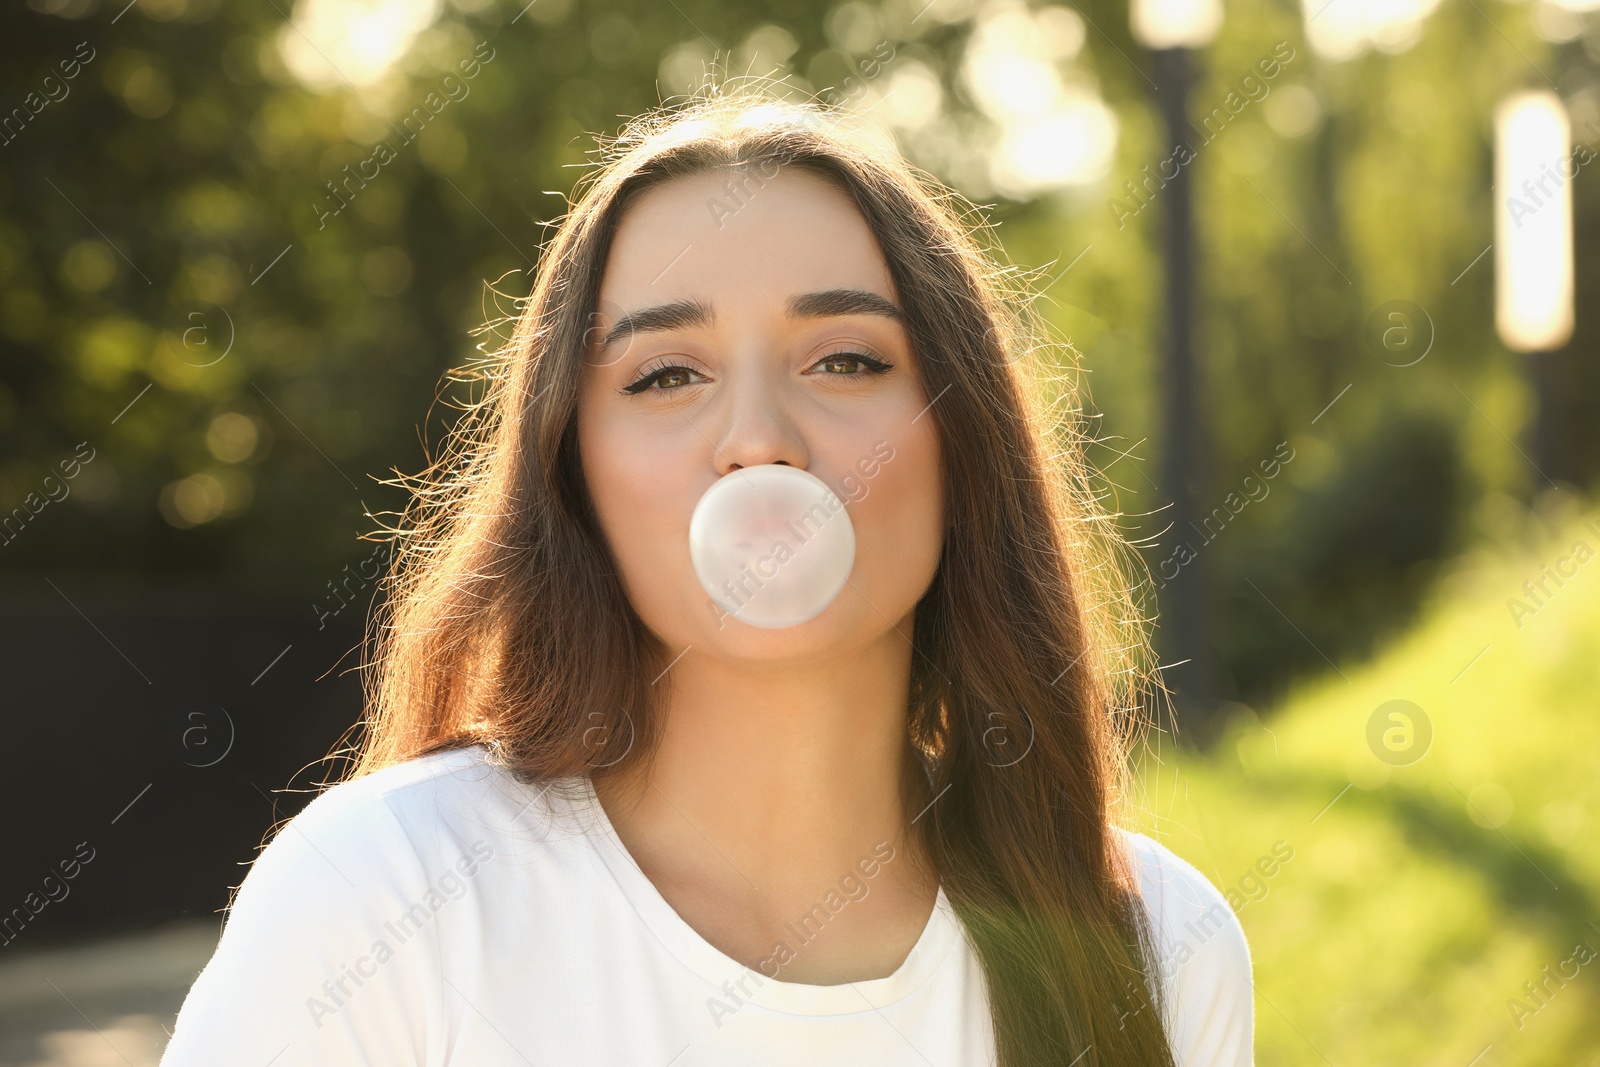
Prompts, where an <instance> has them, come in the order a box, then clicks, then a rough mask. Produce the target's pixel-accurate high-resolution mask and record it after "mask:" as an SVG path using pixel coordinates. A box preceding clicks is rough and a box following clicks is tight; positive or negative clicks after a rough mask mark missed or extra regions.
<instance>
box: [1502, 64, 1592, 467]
mask: <svg viewBox="0 0 1600 1067" xmlns="http://www.w3.org/2000/svg"><path fill="white" fill-rule="evenodd" d="M1494 125H1495V182H1494V202H1495V212H1494V224H1495V225H1494V229H1495V328H1496V329H1497V330H1498V332H1499V334H1500V340H1501V341H1502V342H1504V344H1505V346H1506V347H1507V348H1509V349H1511V350H1512V351H1513V352H1523V353H1526V354H1527V359H1528V364H1529V368H1528V369H1529V373H1530V375H1531V378H1532V384H1533V393H1534V396H1535V398H1536V403H1537V407H1538V415H1537V418H1536V421H1535V424H1534V431H1533V441H1532V448H1533V462H1534V465H1535V466H1536V467H1537V472H1538V474H1539V475H1540V476H1541V477H1543V478H1545V479H1553V478H1555V477H1556V475H1557V474H1559V473H1561V472H1560V470H1559V466H1560V463H1561V456H1560V438H1561V424H1560V418H1559V414H1560V395H1559V394H1560V391H1559V384H1558V378H1557V375H1556V361H1557V359H1558V357H1559V355H1560V352H1561V349H1562V348H1563V347H1564V346H1565V345H1566V343H1567V341H1568V339H1569V338H1570V337H1571V336H1572V319H1573V307H1572V299H1573V274H1572V187H1571V185H1570V180H1571V178H1572V175H1571V174H1569V173H1567V170H1568V168H1569V167H1570V166H1571V165H1572V154H1571V147H1572V130H1571V126H1570V124H1569V123H1568V121H1567V112H1566V108H1565V107H1564V106H1563V105H1562V103H1561V98H1560V97H1559V96H1557V95H1556V94H1555V93H1553V92H1549V91H1547V90H1537V91H1530V92H1520V93H1516V94H1514V95H1512V96H1510V97H1508V98H1507V99H1506V100H1504V101H1503V102H1502V103H1501V104H1500V106H1499V107H1498V108H1497V109H1496V110H1495V123H1494Z"/></svg>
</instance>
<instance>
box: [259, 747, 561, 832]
mask: <svg viewBox="0 0 1600 1067" xmlns="http://www.w3.org/2000/svg"><path fill="white" fill-rule="evenodd" d="M575 788H576V786H575V784H574V783H573V782H571V781H568V780H557V781H554V782H544V783H529V782H526V781H524V780H522V779H521V778H519V777H518V776H517V775H515V774H514V773H513V772H512V771H511V770H510V769H509V768H507V767H505V766H503V765H501V764H499V763H497V762H496V761H495V760H494V759H493V758H492V756H491V755H490V753H489V751H488V749H487V748H486V747H485V746H483V745H469V746H465V747H461V748H454V749H448V750H445V751H442V752H435V753H430V754H428V755H425V756H418V757H415V758H413V759H409V760H406V761H404V762H403V763H397V764H394V765H392V766H389V767H385V768H383V769H381V770H377V771H372V772H370V773H368V774H365V775H363V776H361V777H359V778H353V779H349V780H346V781H342V782H338V783H336V784H334V785H331V786H328V787H327V788H326V789H324V790H323V791H322V792H320V793H318V794H317V796H316V797H314V798H313V799H312V800H311V802H310V803H308V804H307V805H306V806H305V807H304V808H302V809H301V811H300V812H299V813H298V814H297V815H295V816H294V817H293V818H291V819H289V820H287V821H286V822H285V823H283V824H282V825H281V826H280V827H279V828H278V830H277V832H276V833H275V834H274V835H273V841H274V842H275V841H277V840H278V839H280V838H283V837H284V836H285V835H287V834H297V835H300V836H302V837H308V838H311V839H312V840H313V841H315V840H317V839H318V838H319V837H320V838H323V839H325V840H328V841H330V842H332V843H334V844H337V845H340V846H348V847H350V848H351V849H352V850H353V851H354V852H355V853H357V854H372V855H376V856H384V857H388V858H391V859H393V858H395V855H396V853H395V850H394V849H393V847H392V846H393V845H395V844H396V843H397V842H398V841H399V839H401V838H403V839H404V841H405V842H407V843H409V845H410V846H411V848H412V850H414V851H415V852H416V853H417V854H418V856H419V857H426V856H427V855H429V854H430V853H433V852H436V851H437V850H438V849H439V848H440V847H449V846H451V845H454V844H458V843H460V841H461V838H462V834H463V833H464V832H466V831H469V830H470V831H472V832H474V833H477V834H479V835H482V834H488V835H489V836H491V837H501V838H503V837H505V836H506V835H508V834H515V833H520V834H524V835H525V834H527V833H535V834H538V835H540V836H544V835H546V834H547V833H548V831H549V830H550V829H551V828H552V827H554V826H555V825H556V824H558V823H559V822H560V816H561V815H562V813H563V812H564V811H566V810H568V809H569V807H570V805H569V804H565V803H563V800H564V799H565V798H568V797H570V796H572V795H574V794H573V791H574V789H575ZM268 847H269V849H270V847H271V846H270V845H269V846H268Z"/></svg>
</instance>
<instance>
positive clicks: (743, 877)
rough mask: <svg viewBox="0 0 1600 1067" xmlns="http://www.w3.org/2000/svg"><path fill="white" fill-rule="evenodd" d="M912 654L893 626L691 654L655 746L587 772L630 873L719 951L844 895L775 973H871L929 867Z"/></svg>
mask: <svg viewBox="0 0 1600 1067" xmlns="http://www.w3.org/2000/svg"><path fill="white" fill-rule="evenodd" d="M904 629H905V630H907V631H909V620H908V625H907V626H906V627H904ZM910 654H911V649H910V646H909V643H908V642H907V641H906V639H905V638H904V637H902V636H901V635H900V634H899V633H897V632H895V631H894V630H891V631H889V632H888V633H887V635H886V636H885V638H884V639H883V640H882V641H881V642H878V643H877V644H876V645H875V646H873V647H867V648H857V649H853V650H851V651H850V653H849V654H847V655H844V656H841V657H838V658H836V659H833V660H831V661H829V662H825V663H811V664H806V665H804V666H799V665H774V664H772V663H754V664H753V663H749V662H731V663H730V662H726V661H717V660H711V659H709V658H702V659H694V658H691V657H694V652H693V651H692V650H691V652H690V653H689V654H688V655H686V656H684V657H683V658H682V659H680V660H679V661H678V662H677V663H676V664H674V665H673V667H672V677H671V683H672V689H671V695H670V699H669V702H668V711H667V715H666V719H665V722H664V723H663V724H662V729H661V731H660V741H659V744H658V745H657V746H656V749H655V751H654V752H653V753H651V754H643V753H641V754H638V755H639V756H640V758H639V759H637V760H636V761H632V762H631V764H630V765H629V766H628V767H627V768H626V769H625V770H623V771H622V772H621V773H619V774H616V775H612V776H609V777H606V778H597V779H596V780H595V791H596V794H597V795H598V796H599V797H600V799H601V802H602V804H603V805H604V806H605V808H606V812H607V815H608V817H609V818H610V820H611V822H612V825H613V826H614V827H615V828H616V830H617V834H618V836H619V837H620V838H621V839H622V842H623V844H624V845H625V846H626V847H627V848H628V850H629V852H630V853H631V854H632V855H633V857H634V859H635V861H636V862H638V864H639V866H640V868H641V870H643V871H644V873H645V875H646V876H647V877H649V878H650V880H651V881H652V882H653V883H654V884H655V885H656V887H657V889H658V890H660V892H661V893H662V895H663V897H665V898H666V899H667V901H668V903H670V904H672V905H673V907H674V908H675V909H676V910H677V911H678V913H679V914H680V915H681V916H682V917H683V918H684V919H685V921H687V922H689V924H690V925H691V926H693V927H694V928H695V929H696V930H697V931H699V932H700V933H701V934H702V936H705V937H706V938H707V940H709V941H711V943H712V944H714V945H716V946H717V947H718V948H720V949H722V950H723V951H724V952H725V953H727V954H728V955H731V956H734V957H735V958H736V959H740V960H741V961H742V962H747V963H750V964H751V965H752V966H754V965H755V962H754V961H755V960H756V959H765V958H767V957H768V956H769V955H770V950H771V948H772V942H773V941H774V940H781V936H780V935H781V931H783V930H784V929H785V928H786V927H787V925H788V923H789V922H790V921H792V919H793V918H794V916H796V915H802V914H805V913H806V912H808V911H810V910H811V909H812V907H813V906H814V905H815V904H816V903H818V902H819V900H821V899H822V898H823V897H824V896H825V895H827V894H829V893H830V892H832V893H834V894H836V895H835V896H834V897H833V898H832V899H834V900H838V899H841V896H842V898H843V899H846V900H849V901H850V903H849V904H848V905H847V906H845V907H843V908H842V909H841V911H840V913H839V915H838V917H837V920H836V921H834V922H830V924H829V930H828V933H829V934H830V935H831V936H830V937H828V938H822V937H819V938H817V939H816V940H815V941H814V942H813V943H810V944H808V945H807V946H806V950H805V952H804V953H797V954H796V958H795V959H794V960H793V961H792V962H791V963H789V964H787V965H786V966H785V967H784V970H783V973H781V974H780V975H778V977H779V978H781V979H784V980H788V981H817V980H819V979H821V980H824V981H825V980H828V979H836V980H838V981H846V980H861V979H864V978H870V977H882V976H883V974H888V973H890V972H892V971H893V969H894V966H896V965H897V963H898V961H899V960H900V959H903V958H904V955H905V952H907V951H909V949H910V947H911V945H912V944H914V943H915V941H916V937H917V935H918V934H920V932H921V930H922V928H923V927H924V926H925V925H926V922H927V918H928V914H929V911H930V910H931V908H932V906H933V900H934V897H935V895H936V893H937V888H938V880H937V876H936V875H934V874H933V873H932V871H931V868H930V865H929V863H928V862H927V858H926V856H925V855H924V853H923V850H922V848H921V846H920V844H919V843H918V841H917V837H916V834H915V833H914V829H915V828H914V827H912V826H911V822H912V820H913V819H915V818H917V817H918V815H919V814H920V809H921V807H922V805H924V804H926V803H927V801H928V800H929V799H931V798H930V797H929V796H928V794H929V792H930V791H929V790H928V788H927V779H926V777H925V775H924V772H923V769H922V767H921V766H920V764H919V762H918V756H917V754H916V752H915V750H914V749H913V748H912V747H911V746H910V744H909V742H908V740H907V736H906V703H907V696H908V691H909V674H910ZM651 756H653V758H650V757H651ZM911 804H915V805H916V808H911V807H910V805H911ZM908 809H909V810H908ZM885 856H891V857H892V858H891V859H889V860H887V861H885V860H884V859H883V857H885ZM868 870H870V871H872V872H873V873H872V874H871V875H870V876H869V875H866V874H865V873H864V872H865V871H868ZM855 898H858V899H855ZM852 909H854V910H853V911H852ZM825 942H826V943H825ZM877 970H881V971H883V974H872V973H868V972H872V971H877ZM802 975H804V976H807V977H800V976H802ZM841 975H844V976H847V977H839V976H841ZM851 976H853V977H851Z"/></svg>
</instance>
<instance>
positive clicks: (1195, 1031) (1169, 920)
mask: <svg viewBox="0 0 1600 1067" xmlns="http://www.w3.org/2000/svg"><path fill="white" fill-rule="evenodd" d="M1117 833H1118V835H1119V836H1120V837H1121V839H1122V840H1123V842H1124V844H1125V845H1126V847H1127V848H1128V850H1129V853H1130V854H1131V857H1132V859H1133V866H1134V870H1135V872H1136V873H1137V875H1138V877H1139V886H1140V893H1141V896H1142V897H1143V899H1144V901H1145V906H1146V908H1147V909H1148V910H1149V912H1150V916H1151V923H1152V927H1153V933H1154V936H1155V949H1156V953H1157V957H1156V959H1155V960H1154V961H1153V963H1154V970H1155V971H1156V972H1157V974H1159V976H1160V978H1161V981H1162V983H1163V986H1164V989H1165V992H1166V994H1167V1002H1168V1003H1167V1011H1168V1015H1169V1019H1170V1025H1171V1026H1172V1028H1173V1030H1172V1034H1173V1050H1174V1052H1175V1054H1177V1057H1178V1059H1177V1062H1178V1065H1179V1067H1188V1065H1195V1067H1199V1065H1205V1067H1222V1065H1227V1067H1245V1065H1248V1064H1250V1063H1252V1062H1253V1056H1254V1053H1253V1044H1254V1029H1255V1014H1254V1010H1255V985H1254V980H1253V977H1252V974H1251V962H1250V946H1249V943H1248V942H1247V941H1246V940H1245V935H1244V927H1243V926H1242V925H1240V923H1239V918H1238V916H1237V915H1235V914H1234V911H1233V908H1232V906H1231V905H1229V903H1228V900H1227V898H1226V897H1225V896H1224V895H1223V893H1222V892H1221V890H1219V889H1218V888H1217V887H1216V886H1215V885H1213V884H1212V882H1211V880H1210V879H1208V878H1207V877H1206V876H1205V875H1204V874H1202V873H1201V872H1200V870H1199V869H1198V868H1196V867H1195V866H1194V864H1192V863H1190V862H1189V861H1188V860H1185V859H1184V858H1183V857H1181V856H1179V855H1178V854H1177V853H1175V852H1173V851H1172V850H1171V849H1170V848H1168V847H1167V846H1166V845H1164V844H1162V843H1161V842H1159V841H1157V840H1156V839H1155V838H1153V837H1150V836H1148V835H1147V834H1142V833H1138V832H1137V831H1133V830H1124V829H1121V828H1118V829H1117Z"/></svg>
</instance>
